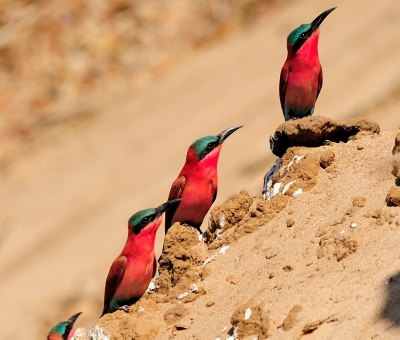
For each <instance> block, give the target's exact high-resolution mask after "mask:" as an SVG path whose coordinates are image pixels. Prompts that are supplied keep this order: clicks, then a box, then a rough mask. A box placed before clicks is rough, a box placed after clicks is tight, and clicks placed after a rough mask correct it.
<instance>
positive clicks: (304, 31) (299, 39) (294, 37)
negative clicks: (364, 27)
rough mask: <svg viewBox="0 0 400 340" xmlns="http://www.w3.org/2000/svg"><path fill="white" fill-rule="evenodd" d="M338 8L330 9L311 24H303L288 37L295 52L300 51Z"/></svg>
mask: <svg viewBox="0 0 400 340" xmlns="http://www.w3.org/2000/svg"><path fill="white" fill-rule="evenodd" d="M335 8H336V7H333V8H331V9H328V10H327V11H325V12H323V13H321V14H320V15H318V16H317V17H316V18H315V19H314V20H313V21H312V23H311V24H303V25H300V26H299V27H297V28H296V29H294V30H293V31H292V32H290V34H289V35H288V42H289V44H290V45H291V46H292V47H293V49H294V50H295V51H297V50H299V49H300V47H301V46H303V44H304V43H305V42H306V41H307V39H308V38H309V37H310V36H311V35H312V34H313V33H314V32H315V31H316V30H317V29H318V27H319V25H321V23H322V22H323V21H324V19H325V18H326V17H327V16H328V15H329V13H331V12H332V11H333V10H334V9H335Z"/></svg>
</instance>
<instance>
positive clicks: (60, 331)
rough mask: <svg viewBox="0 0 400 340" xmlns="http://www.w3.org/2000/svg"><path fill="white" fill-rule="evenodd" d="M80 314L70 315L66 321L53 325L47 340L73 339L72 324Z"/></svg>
mask: <svg viewBox="0 0 400 340" xmlns="http://www.w3.org/2000/svg"><path fill="white" fill-rule="evenodd" d="M81 314H82V312H80V313H76V314H74V315H72V316H71V317H70V318H69V319H68V320H67V321H63V322H60V323H59V324H57V325H55V326H54V327H53V328H52V329H51V330H50V332H49V334H48V335H47V340H69V339H71V338H72V337H73V335H74V333H75V330H74V329H73V327H74V323H75V321H76V319H77V318H78V316H79V315H81Z"/></svg>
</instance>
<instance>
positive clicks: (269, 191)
mask: <svg viewBox="0 0 400 340" xmlns="http://www.w3.org/2000/svg"><path fill="white" fill-rule="evenodd" d="M280 166H281V159H280V158H279V157H278V158H277V159H276V162H275V164H274V165H273V166H272V167H271V169H270V170H269V171H268V172H267V173H266V175H265V176H264V186H263V191H262V195H263V198H264V200H266V201H267V200H270V199H271V198H272V197H273V176H274V175H275V174H276V173H277V172H278V170H279V167H280Z"/></svg>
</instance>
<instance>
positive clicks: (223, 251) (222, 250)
mask: <svg viewBox="0 0 400 340" xmlns="http://www.w3.org/2000/svg"><path fill="white" fill-rule="evenodd" d="M228 248H229V246H223V247H222V248H221V249H220V250H219V252H220V253H221V254H225V252H226V250H227V249H228Z"/></svg>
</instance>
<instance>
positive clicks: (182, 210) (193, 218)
mask: <svg viewBox="0 0 400 340" xmlns="http://www.w3.org/2000/svg"><path fill="white" fill-rule="evenodd" d="M206 188H207V189H208V190H200V189H198V188H197V189H192V190H187V189H186V190H185V191H184V194H183V196H182V201H181V203H180V204H179V206H178V209H177V210H176V212H175V214H174V216H173V219H172V224H173V223H175V222H181V223H185V222H186V223H192V224H194V225H197V224H200V223H201V222H202V221H203V219H204V217H205V216H206V214H207V212H208V210H209V209H210V207H211V205H212V202H213V198H214V193H213V191H212V190H211V186H210V184H208V185H207V186H206Z"/></svg>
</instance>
